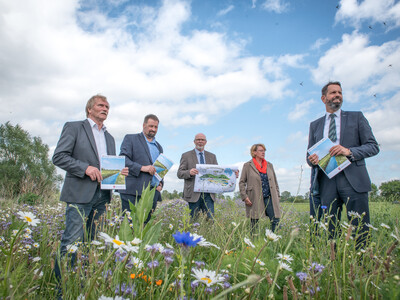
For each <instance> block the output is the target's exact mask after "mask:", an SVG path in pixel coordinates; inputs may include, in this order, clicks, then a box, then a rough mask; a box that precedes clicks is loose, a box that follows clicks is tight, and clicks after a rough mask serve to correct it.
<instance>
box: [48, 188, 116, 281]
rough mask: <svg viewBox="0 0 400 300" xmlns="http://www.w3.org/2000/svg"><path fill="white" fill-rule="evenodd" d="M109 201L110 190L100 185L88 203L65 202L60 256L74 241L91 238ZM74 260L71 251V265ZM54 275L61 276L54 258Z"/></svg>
mask: <svg viewBox="0 0 400 300" xmlns="http://www.w3.org/2000/svg"><path fill="white" fill-rule="evenodd" d="M109 202H110V191H108V190H101V189H100V186H98V187H97V190H96V192H95V194H94V196H93V198H92V200H91V201H90V202H89V203H67V207H66V210H65V230H64V233H63V235H62V238H61V246H60V254H61V257H62V256H64V255H65V254H66V253H67V247H68V246H69V245H73V244H74V243H76V242H81V241H87V239H89V240H93V239H94V238H95V236H96V233H97V232H98V231H99V230H101V229H102V227H103V223H104V222H103V220H102V219H100V217H101V216H102V215H103V213H104V212H105V211H106V204H107V203H109ZM75 260H76V253H71V264H70V265H71V267H72V266H73V265H74V263H75ZM54 272H55V275H56V277H57V278H58V279H60V278H61V272H60V266H59V261H58V259H57V260H56V264H55V268H54Z"/></svg>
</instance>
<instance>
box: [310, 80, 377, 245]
mask: <svg viewBox="0 0 400 300" xmlns="http://www.w3.org/2000/svg"><path fill="white" fill-rule="evenodd" d="M321 100H322V102H323V103H324V104H325V108H326V114H325V116H323V117H322V118H319V119H317V120H315V121H313V122H312V123H311V124H310V133H309V139H308V148H310V147H311V146H313V145H314V144H315V143H317V142H318V141H320V140H321V139H322V138H324V137H328V138H330V139H331V140H332V142H333V143H334V144H335V146H333V147H332V148H331V149H330V150H329V152H330V155H331V156H336V155H345V156H347V158H348V159H349V160H350V161H351V164H350V165H349V166H348V167H347V168H345V169H344V170H343V171H342V172H340V173H339V174H337V175H336V176H334V177H333V178H331V179H329V178H328V176H326V175H325V174H324V172H322V170H320V169H319V167H318V162H319V157H318V155H316V154H313V155H310V156H308V158H307V162H308V164H309V165H310V166H311V167H312V168H313V170H312V175H313V178H312V186H311V192H312V193H313V198H312V199H316V200H318V201H319V199H320V203H314V202H313V201H311V202H310V205H311V206H315V205H314V204H316V206H318V205H320V206H326V207H327V211H326V212H327V213H328V214H333V217H332V218H331V221H330V223H329V232H330V234H331V237H333V236H334V235H335V232H336V227H337V221H336V217H337V214H338V212H339V215H340V210H341V207H342V205H343V204H345V205H346V208H347V212H348V213H350V214H349V215H348V218H349V220H350V219H352V225H353V226H355V227H357V226H358V225H359V223H360V221H362V224H361V230H360V231H359V236H358V239H357V245H358V247H362V246H364V245H365V238H366V236H367V234H368V227H367V226H366V224H368V223H370V215H369V205H368V192H369V191H371V180H370V178H369V176H368V172H367V168H366V166H365V158H368V157H371V156H374V155H376V154H378V152H379V146H378V143H377V142H376V140H375V137H374V135H373V133H372V130H371V127H370V126H369V124H368V121H367V119H366V118H365V117H364V115H363V114H362V113H361V112H353V111H342V110H341V109H340V108H341V105H342V103H343V96H342V88H341V85H340V83H339V82H329V83H327V84H326V85H325V86H324V87H323V88H322V96H321ZM314 196H315V197H314ZM316 208H317V207H311V208H310V210H311V211H312V210H313V209H316ZM354 216H355V217H354Z"/></svg>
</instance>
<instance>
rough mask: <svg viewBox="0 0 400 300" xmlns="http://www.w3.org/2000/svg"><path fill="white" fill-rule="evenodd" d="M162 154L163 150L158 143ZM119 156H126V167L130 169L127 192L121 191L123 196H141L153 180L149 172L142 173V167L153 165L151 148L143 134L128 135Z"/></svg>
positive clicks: (127, 178)
mask: <svg viewBox="0 0 400 300" xmlns="http://www.w3.org/2000/svg"><path fill="white" fill-rule="evenodd" d="M156 145H157V148H158V150H159V151H160V153H163V148H162V147H161V145H160V144H159V143H158V142H157V141H156ZM119 155H123V156H125V165H126V166H127V167H128V168H129V175H128V176H127V177H126V181H125V183H126V190H119V192H120V193H121V194H129V195H136V194H137V195H141V194H142V190H143V187H144V188H146V187H147V185H148V184H149V183H150V182H151V179H152V178H153V176H152V175H150V174H149V173H147V172H141V171H140V169H141V167H142V166H148V165H152V164H153V161H152V159H151V154H150V150H149V146H148V145H147V142H146V140H145V137H144V135H143V133H137V134H127V135H126V136H125V137H124V140H123V142H122V144H121V152H120V154H119Z"/></svg>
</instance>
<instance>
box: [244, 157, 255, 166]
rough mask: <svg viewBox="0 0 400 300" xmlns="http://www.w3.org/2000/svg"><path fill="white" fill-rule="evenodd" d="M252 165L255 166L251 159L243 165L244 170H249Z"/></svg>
mask: <svg viewBox="0 0 400 300" xmlns="http://www.w3.org/2000/svg"><path fill="white" fill-rule="evenodd" d="M252 164H253V160H252V159H251V160H249V161H248V162H245V163H244V164H243V168H249V167H250V166H251V165H252Z"/></svg>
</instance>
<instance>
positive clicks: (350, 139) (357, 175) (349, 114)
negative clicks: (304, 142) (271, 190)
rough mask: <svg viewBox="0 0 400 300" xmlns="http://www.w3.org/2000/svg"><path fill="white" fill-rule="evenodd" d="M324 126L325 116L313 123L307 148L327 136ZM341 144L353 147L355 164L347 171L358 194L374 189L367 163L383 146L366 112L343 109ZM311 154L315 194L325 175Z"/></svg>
mask: <svg viewBox="0 0 400 300" xmlns="http://www.w3.org/2000/svg"><path fill="white" fill-rule="evenodd" d="M324 125H325V116H323V117H322V118H319V119H317V120H315V121H313V122H311V124H310V134H309V137H308V148H307V149H309V148H310V147H311V146H313V145H314V144H315V143H317V142H318V141H320V140H321V139H322V138H323V135H324ZM340 145H342V146H343V147H346V148H349V149H350V151H351V152H352V153H353V156H354V160H353V161H352V162H351V164H350V165H349V166H348V167H347V168H345V169H344V170H343V172H344V175H345V176H346V178H347V180H348V181H349V182H350V184H351V186H352V187H353V189H354V190H355V191H356V192H358V193H363V192H368V191H370V190H371V180H370V178H369V176H368V172H367V168H366V166H365V158H367V157H371V156H374V155H376V154H378V153H379V146H378V143H377V142H376V140H375V137H374V135H373V133H372V130H371V127H370V126H369V124H368V121H367V119H366V118H365V117H364V115H363V114H362V112H360V111H342V112H341V124H340ZM308 156H309V155H308V154H307V163H308V164H309V165H310V166H311V167H312V168H313V170H312V184H311V185H312V187H311V191H313V192H314V193H315V192H317V191H318V186H317V185H318V177H319V176H321V175H323V174H318V173H321V172H322V171H321V170H320V169H319V167H318V166H313V165H312V164H311V163H310V161H309V160H308ZM323 176H324V175H323Z"/></svg>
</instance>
